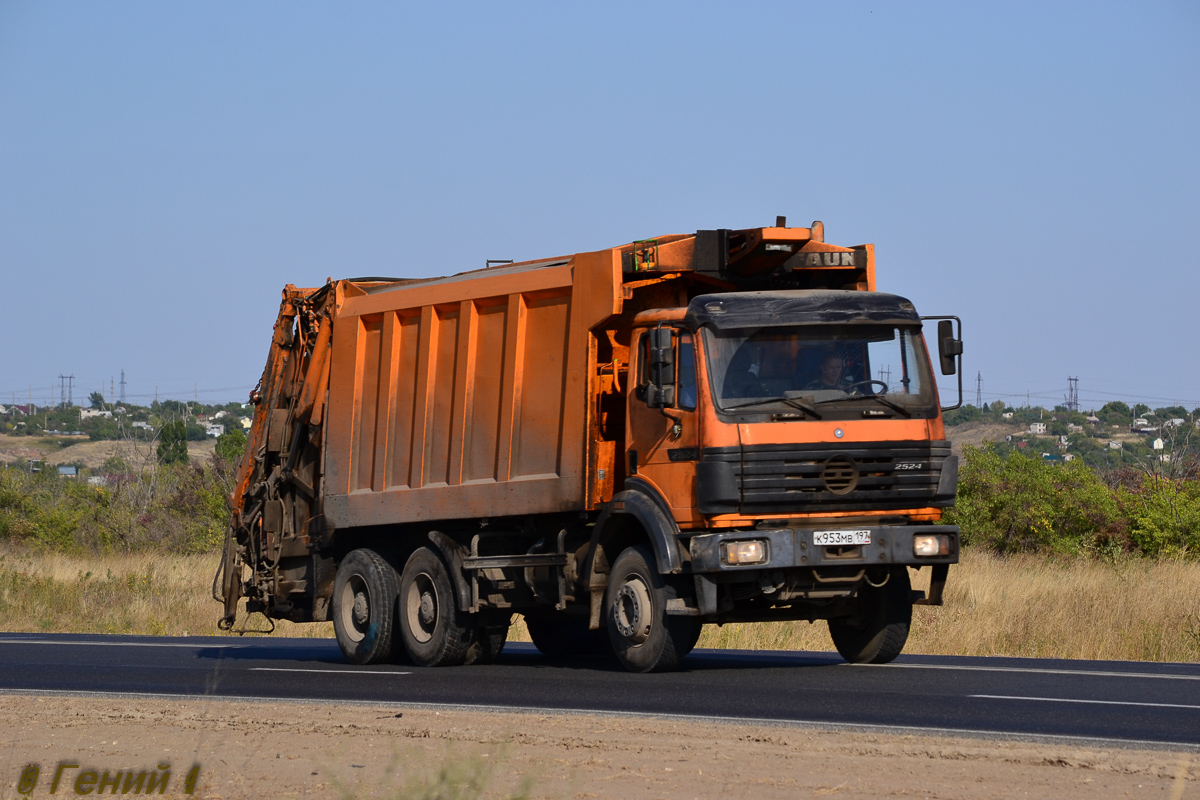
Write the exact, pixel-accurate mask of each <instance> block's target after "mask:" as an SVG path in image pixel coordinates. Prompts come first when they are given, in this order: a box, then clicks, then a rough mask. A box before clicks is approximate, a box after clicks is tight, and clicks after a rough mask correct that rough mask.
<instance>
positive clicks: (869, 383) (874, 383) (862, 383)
mask: <svg viewBox="0 0 1200 800" xmlns="http://www.w3.org/2000/svg"><path fill="white" fill-rule="evenodd" d="M858 386H866V387H868V388H869V387H871V386H882V387H883V390H882V391H879V392H870V394H887V393H888V389H889V388H890V387H889V386H888V385H887V384H886V383H884V382H883V381H871V380H867V381H859V382H857V383H852V384H850V385H849V386H847V387H846V389H845V391H846V394H851V392H852V390H853V389H855V388H856V387H858Z"/></svg>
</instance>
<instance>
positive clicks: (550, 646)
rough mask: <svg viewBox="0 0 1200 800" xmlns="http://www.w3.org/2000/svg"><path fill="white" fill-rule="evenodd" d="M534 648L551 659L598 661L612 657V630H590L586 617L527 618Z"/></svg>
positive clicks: (526, 623) (526, 621)
mask: <svg viewBox="0 0 1200 800" xmlns="http://www.w3.org/2000/svg"><path fill="white" fill-rule="evenodd" d="M525 627H526V628H527V629H528V630H529V638H530V639H532V640H533V646H534V647H536V648H537V649H538V650H540V651H542V655H545V656H549V657H550V658H596V657H602V656H606V655H609V654H610V653H611V652H612V648H611V647H610V646H609V642H608V631H607V630H606V629H604V628H600V629H599V630H594V631H593V630H589V629H588V621H587V618H586V617H549V618H547V617H534V618H532V619H530V618H528V617H526V618H525Z"/></svg>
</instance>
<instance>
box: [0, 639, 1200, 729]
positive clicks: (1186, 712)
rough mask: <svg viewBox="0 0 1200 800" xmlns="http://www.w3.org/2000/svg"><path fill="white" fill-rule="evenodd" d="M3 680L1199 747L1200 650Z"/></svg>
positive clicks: (67, 666)
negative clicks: (1109, 657)
mask: <svg viewBox="0 0 1200 800" xmlns="http://www.w3.org/2000/svg"><path fill="white" fill-rule="evenodd" d="M0 691H26V692H67V693H70V692H76V693H79V692H105V693H115V694H135V695H136V694H153V695H181V696H183V695H187V696H195V695H210V696H214V697H220V698H263V699H295V700H334V701H369V702H379V703H388V704H391V703H394V704H401V705H402V704H439V705H453V706H464V707H476V708H478V707H492V708H495V707H504V708H519V709H533V710H538V709H543V710H563V711H592V712H632V713H642V714H665V715H685V716H695V717H721V718H731V719H741V720H746V719H752V720H764V721H772V722H798V723H816V724H828V725H835V726H851V727H854V726H879V727H884V728H900V729H923V730H930V729H932V730H935V731H947V732H973V733H983V734H990V735H1019V736H1034V737H1068V738H1072V739H1100V740H1110V741H1113V740H1115V742H1114V743H1126V744H1130V745H1132V744H1137V743H1143V744H1145V743H1154V744H1157V745H1160V746H1170V747H1179V746H1184V747H1188V749H1193V748H1200V664H1151V663H1142V662H1127V661H1058V660H1044V659H1014V658H958V657H941V656H901V657H900V658H899V659H898V660H897V661H896V662H895V663H893V664H889V665H886V666H851V665H848V664H845V663H844V662H842V661H841V660H840V659H838V658H837V657H836V656H833V655H830V654H825V653H780V652H750V651H719V650H697V651H695V652H694V653H693V654H692V655H690V656H688V658H687V659H686V660H685V661H684V669H683V670H682V671H680V672H675V673H666V674H655V675H633V674H629V673H627V672H624V671H623V670H621V669H620V668H619V667H618V666H616V665H615V663H614V664H609V663H607V662H604V661H599V662H596V661H588V662H568V661H552V660H550V659H547V658H545V657H543V656H542V655H541V654H540V653H538V651H537V650H535V649H534V648H533V647H532V645H528V644H516V643H513V644H509V645H508V646H507V647H506V648H505V650H504V653H503V655H502V656H501V658H500V660H499V662H498V663H496V664H494V665H490V666H472V667H458V668H441V669H419V668H415V667H406V666H403V665H388V666H381V667H354V666H352V665H350V664H348V663H347V662H346V661H345V660H344V659H343V658H342V655H341V653H340V652H339V650H338V648H337V645H336V644H335V643H334V642H333V641H332V640H323V639H283V638H254V639H251V638H246V639H232V638H223V637H222V638H215V637H213V638H207V637H190V638H166V637H139V636H85V635H34V634H0Z"/></svg>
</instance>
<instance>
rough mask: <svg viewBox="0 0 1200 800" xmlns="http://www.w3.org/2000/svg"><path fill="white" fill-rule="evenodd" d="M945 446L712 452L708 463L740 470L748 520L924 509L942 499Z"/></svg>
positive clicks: (824, 446)
mask: <svg viewBox="0 0 1200 800" xmlns="http://www.w3.org/2000/svg"><path fill="white" fill-rule="evenodd" d="M949 455H950V443H949V442H946V441H937V442H929V441H900V442H854V443H847V444H842V443H840V442H835V443H821V444H786V445H749V446H746V447H720V448H705V450H704V452H703V454H702V456H701V460H702V461H725V462H728V463H729V464H730V466H731V467H732V469H733V474H734V481H735V483H736V484H737V487H738V490H739V493H740V504H739V505H740V511H741V513H742V514H747V515H753V514H779V513H789V512H807V511H838V510H845V511H850V510H870V509H901V508H923V507H929V506H942V505H949V503H950V501H951V500H952V498H951V497H944V498H943V497H939V496H938V494H937V488H938V480H939V478H940V477H941V472H942V464H943V462H944V461H945V460H946V458H947V457H948V456H949Z"/></svg>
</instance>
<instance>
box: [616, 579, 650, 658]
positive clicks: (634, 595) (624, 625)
mask: <svg viewBox="0 0 1200 800" xmlns="http://www.w3.org/2000/svg"><path fill="white" fill-rule="evenodd" d="M653 620H654V607H653V603H652V602H651V600H650V590H649V588H648V587H647V586H646V584H645V582H644V581H642V579H641V578H639V577H638V576H636V575H634V576H631V577H630V578H629V579H628V580H626V581H625V583H624V585H622V586H621V588H620V589H618V590H617V596H616V602H615V603H613V621H614V622H615V623H616V626H617V632H618V633H620V634H621V636H622V637H624V638H625V639H626V640H628V641H629V642H630V643H631V644H641V643H642V642H644V641H646V639H648V638H649V637H650V630H651V628H652V626H653Z"/></svg>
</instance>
